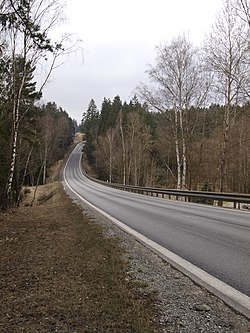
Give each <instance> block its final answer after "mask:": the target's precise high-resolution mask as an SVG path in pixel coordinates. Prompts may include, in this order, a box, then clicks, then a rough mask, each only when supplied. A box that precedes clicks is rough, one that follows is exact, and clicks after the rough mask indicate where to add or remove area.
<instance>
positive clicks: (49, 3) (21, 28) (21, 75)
mask: <svg viewBox="0 0 250 333" xmlns="http://www.w3.org/2000/svg"><path fill="white" fill-rule="evenodd" d="M0 5H1V15H0V28H1V36H4V37H3V40H4V43H5V45H6V47H5V50H4V51H5V54H6V56H5V57H6V58H7V59H8V61H10V63H11V64H12V67H11V70H12V71H11V78H12V79H11V85H10V87H11V97H10V103H11V104H12V135H11V142H10V146H11V154H10V156H11V158H10V167H9V172H8V179H7V181H6V195H5V197H6V200H5V201H6V205H8V204H9V203H10V202H11V193H12V188H13V179H14V173H15V168H16V157H17V148H18V145H17V143H18V135H19V128H20V125H21V122H22V120H23V117H24V115H25V113H26V112H28V110H29V106H27V109H26V111H24V113H23V114H22V115H21V114H20V107H21V104H22V103H23V101H22V96H23V91H24V87H25V82H26V80H27V75H28V74H29V72H28V67H29V66H30V67H32V68H36V66H37V65H38V63H39V61H41V59H47V56H46V55H47V54H48V52H49V53H51V54H52V55H53V56H52V58H51V65H50V66H49V70H48V72H47V74H46V75H45V78H44V80H43V82H42V84H41V87H40V89H38V91H41V90H42V88H43V86H44V84H45V83H46V82H47V79H48V77H49V75H50V73H51V71H52V69H53V68H54V67H55V60H56V59H57V57H58V56H59V54H60V53H61V52H62V50H63V47H62V44H61V42H60V43H57V42H56V43H52V41H51V39H50V38H49V31H50V30H51V28H52V27H53V26H54V25H55V24H56V23H58V22H59V20H60V19H61V13H62V10H61V9H62V6H61V3H60V1H59V0H42V1H39V0H25V1H23V0H22V1H21V0H20V1H19V0H7V1H2V2H1V4H0ZM17 58H21V59H22V66H20V62H19V63H18V65H19V66H17V62H16V59H17ZM17 78H18V79H17Z"/></svg>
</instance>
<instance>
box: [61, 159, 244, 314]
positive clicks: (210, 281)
mask: <svg viewBox="0 0 250 333" xmlns="http://www.w3.org/2000/svg"><path fill="white" fill-rule="evenodd" d="M67 165H68V161H67V162H66V165H65V167H64V170H63V179H64V182H65V184H66V185H67V187H68V188H69V189H70V191H71V192H73V193H74V194H75V195H76V196H77V197H78V198H79V199H80V200H82V201H83V202H85V203H86V204H87V205H89V206H90V207H92V208H93V209H95V210H96V211H97V212H99V213H101V214H102V215H103V216H105V217H107V218H108V219H109V220H111V221H112V222H113V223H115V224H116V225H117V226H118V227H119V228H120V229H122V230H123V231H125V232H127V233H128V234H130V235H132V236H134V237H135V238H136V239H137V240H138V241H139V242H140V243H142V244H143V245H145V246H147V247H148V248H149V249H151V250H152V251H153V252H154V253H156V254H158V255H159V256H160V257H161V258H162V259H163V260H165V261H167V262H168V263H170V264H171V265H172V266H173V267H175V268H176V269H178V270H179V271H181V272H182V273H183V274H185V275H186V276H188V277H189V278H191V279H192V280H193V281H194V282H196V283H197V284H199V285H201V286H202V287H204V288H206V289H207V290H208V291H209V292H211V293H212V294H214V295H216V296H217V297H219V298H220V299H221V300H223V301H224V302H225V303H226V304H227V305H229V306H230V307H232V308H233V309H235V310H236V311H238V312H240V313H241V314H243V315H244V316H246V317H247V318H248V319H250V297H248V296H246V295H244V294H243V293H241V292H240V291H238V290H236V289H235V288H233V287H231V286H229V285H227V284H226V283H224V282H222V281H220V280H219V279H217V278H215V277H214V276H212V275H211V274H208V273H207V272H205V271H204V270H202V269H200V268H198V267H197V266H195V265H193V264H191V263H190V262H188V261H187V260H185V259H183V258H181V257H179V256H178V255H176V254H174V253H173V252H171V251H169V250H167V249H166V248H165V247H163V246H161V245H159V244H157V243H156V242H154V241H152V240H151V239H149V238H147V237H145V236H144V235H142V234H140V233H139V232H137V231H136V230H134V229H132V228H130V227H129V226H127V225H126V224H124V223H123V222H121V221H119V220H117V219H116V218H114V217H113V216H111V215H109V214H108V213H106V212H104V211H103V210H101V209H100V208H98V207H96V206H95V205H93V204H92V203H90V202H89V201H88V200H86V199H84V198H82V197H81V196H80V195H79V194H78V193H77V192H76V191H75V190H73V188H72V187H71V186H70V185H69V183H68V182H67V180H66V178H65V169H66V167H67Z"/></svg>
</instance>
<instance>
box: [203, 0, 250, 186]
mask: <svg viewBox="0 0 250 333" xmlns="http://www.w3.org/2000/svg"><path fill="white" fill-rule="evenodd" d="M248 34H249V29H248V27H247V25H246V24H245V23H244V21H243V20H241V19H240V17H239V15H238V14H237V11H236V10H235V7H234V4H233V2H232V1H230V0H226V1H225V2H224V7H223V10H222V13H221V14H220V15H219V16H218V17H217V20H216V22H215V24H214V26H213V28H212V30H211V32H210V34H209V35H208V36H207V39H206V43H205V47H204V55H205V56H204V57H205V59H206V63H207V64H208V68H209V70H210V71H211V72H213V76H214V80H213V88H214V94H215V97H216V98H217V100H219V101H220V102H221V103H222V104H223V105H224V106H225V107H224V124H223V130H222V136H223V138H222V142H221V154H220V160H219V163H218V165H219V166H218V172H219V190H220V191H221V192H222V191H224V190H225V174H226V158H227V153H228V141H229V136H230V129H231V126H232V120H233V118H234V115H235V110H236V105H237V104H239V103H242V102H244V101H246V98H247V96H249V77H250V64H249V57H250V52H249V41H248V38H247V35H248Z"/></svg>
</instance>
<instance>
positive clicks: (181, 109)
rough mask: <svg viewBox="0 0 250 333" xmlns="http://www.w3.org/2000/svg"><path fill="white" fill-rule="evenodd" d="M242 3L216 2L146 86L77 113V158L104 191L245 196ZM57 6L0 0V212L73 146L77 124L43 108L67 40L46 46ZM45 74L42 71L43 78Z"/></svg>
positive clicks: (247, 148)
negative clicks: (199, 30) (108, 187)
mask: <svg viewBox="0 0 250 333" xmlns="http://www.w3.org/2000/svg"><path fill="white" fill-rule="evenodd" d="M249 7H250V6H249V1H248V0H225V1H224V6H223V10H222V11H221V14H220V15H218V17H217V19H216V22H215V24H214V26H213V27H212V28H211V31H210V33H209V34H207V36H206V38H205V40H204V45H202V46H201V47H199V48H198V47H195V46H194V45H192V43H191V42H190V41H189V40H188V38H187V36H186V35H185V34H183V35H182V36H178V37H175V38H173V39H172V40H171V41H168V42H166V43H165V44H162V45H159V46H158V47H157V49H156V58H155V63H154V64H152V65H150V66H149V67H148V69H147V74H148V79H149V83H148V84H146V83H144V84H143V83H142V84H140V85H139V86H138V87H137V88H136V89H135V94H134V97H133V98H132V99H131V100H130V101H126V102H123V101H122V100H121V99H120V97H119V93H118V94H117V96H116V97H114V98H113V100H111V99H110V98H104V100H103V103H102V105H101V108H100V110H98V108H97V106H96V103H95V101H94V99H92V100H91V101H90V103H89V107H88V109H87V110H85V111H84V112H83V117H82V121H81V130H82V131H83V132H84V133H85V134H86V144H85V148H84V149H85V154H86V157H87V159H88V162H89V165H90V166H91V167H92V170H93V172H94V174H95V175H96V176H97V177H99V178H101V179H103V180H105V181H109V182H118V183H122V184H133V185H143V186H162V187H167V188H177V189H192V190H213V191H220V192H223V191H229V192H242V193H249V192H250V144H249V143H250V131H249V126H250V99H249V98H250V18H249V12H250V11H249V9H250V8H249ZM62 9H63V6H62V3H61V1H60V0H42V1H37V0H22V1H20V0H0V145H1V150H0V206H1V207H3V208H6V207H8V206H10V205H13V204H14V205H18V204H19V202H20V200H21V196H22V189H23V188H24V187H25V186H38V185H40V184H45V183H46V176H47V170H48V167H49V166H51V165H52V164H53V163H55V162H56V161H58V160H59V159H61V158H62V157H63V156H64V154H65V152H66V151H67V149H68V147H69V145H70V144H71V143H72V140H73V137H74V134H75V130H76V128H77V124H76V121H74V120H72V119H71V118H70V116H69V115H68V113H67V112H66V111H65V110H63V109H62V108H61V107H60V106H57V105H56V103H54V102H53V101H52V102H48V103H43V102H42V94H43V88H44V86H45V85H46V84H47V82H48V80H49V77H50V74H51V72H52V71H53V70H54V69H55V68H57V66H58V59H59V58H60V57H61V56H63V55H65V54H69V53H70V52H74V50H76V48H77V43H75V42H72V40H71V39H70V38H69V37H70V36H67V35H65V36H63V37H62V39H60V40H58V41H53V40H52V39H51V38H50V37H49V36H50V34H49V33H50V31H51V29H52V27H53V26H56V25H57V24H58V22H60V20H61V12H62ZM45 68H46V70H45Z"/></svg>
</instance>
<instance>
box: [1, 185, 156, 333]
mask: <svg viewBox="0 0 250 333" xmlns="http://www.w3.org/2000/svg"><path fill="white" fill-rule="evenodd" d="M38 194H39V195H38V201H37V203H41V202H42V201H43V200H40V201H39V198H43V199H46V200H44V201H45V203H43V204H42V205H38V206H34V207H21V208H19V209H18V210H11V211H8V212H7V213H4V214H3V213H1V214H0V251H1V256H0V258H1V261H0V299H1V302H0V332H1V333H7V332H11V333H15V332H18V333H21V332H25V333H36V332H48V333H49V332H60V333H64V332H67V333H68V332H71V333H76V332H77V333H80V332H88V333H93V332H99V333H102V332H103V333H104V332H105V333H107V332H119V333H125V332H126V333H128V332H138V333H139V332H141V333H150V332H154V323H153V320H152V318H153V315H154V314H153V311H152V299H151V298H150V297H149V296H148V295H147V297H145V296H143V295H142V294H141V293H139V291H138V288H137V286H136V285H132V284H131V282H128V281H127V280H126V270H127V267H126V263H125V262H124V261H123V259H122V255H121V249H120V247H119V240H117V239H113V238H105V237H104V236H103V233H102V229H101V227H100V226H99V225H96V224H95V223H93V222H91V221H89V220H88V219H87V218H84V216H83V213H82V211H81V209H80V208H79V207H78V206H76V205H74V204H73V203H72V202H71V200H70V199H69V198H68V197H67V196H66V195H65V194H64V192H63V190H62V188H61V184H59V183H54V184H53V185H51V184H50V185H48V186H47V187H43V188H40V190H39V191H38ZM45 194H46V195H45ZM30 195H32V193H31V194H30ZM44 195H45V197H44Z"/></svg>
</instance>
